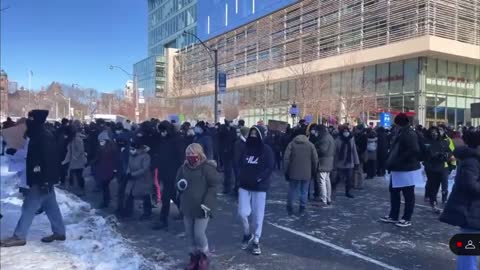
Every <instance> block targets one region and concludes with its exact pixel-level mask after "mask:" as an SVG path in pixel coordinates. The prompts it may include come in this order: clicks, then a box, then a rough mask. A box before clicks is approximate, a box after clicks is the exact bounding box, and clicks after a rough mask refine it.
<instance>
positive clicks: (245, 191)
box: [238, 126, 274, 255]
mask: <svg viewBox="0 0 480 270" xmlns="http://www.w3.org/2000/svg"><path fill="white" fill-rule="evenodd" d="M263 136H264V134H262V133H261V132H260V129H259V128H258V127H257V126H254V127H252V128H251V129H250V131H249V133H248V136H247V142H246V148H245V152H244V154H243V158H242V163H241V165H240V173H239V177H238V178H239V182H240V188H239V190H238V215H239V217H240V221H241V223H242V227H243V235H244V236H243V240H242V249H243V250H246V249H249V248H252V253H253V254H254V255H260V254H261V253H262V252H261V249H260V237H261V235H262V228H263V218H264V215H265V204H266V199H267V191H268V190H269V188H270V176H271V174H272V171H273V166H274V160H273V159H274V157H273V152H272V149H271V148H270V146H268V145H266V144H264V143H263ZM250 215H252V219H253V223H254V224H252V230H250V223H249V220H248V219H249V217H250ZM252 232H253V233H252Z"/></svg>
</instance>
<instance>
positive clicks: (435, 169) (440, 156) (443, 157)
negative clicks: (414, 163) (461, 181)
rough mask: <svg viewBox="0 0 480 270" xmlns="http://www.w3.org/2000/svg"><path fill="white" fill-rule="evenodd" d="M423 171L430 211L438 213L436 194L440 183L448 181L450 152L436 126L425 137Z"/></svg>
mask: <svg viewBox="0 0 480 270" xmlns="http://www.w3.org/2000/svg"><path fill="white" fill-rule="evenodd" d="M425 146H426V147H425V148H426V153H425V161H424V162H423V164H424V166H425V173H426V174H427V183H426V186H425V189H426V192H427V197H428V198H429V202H430V206H431V207H432V211H433V212H434V213H436V214H440V212H441V211H440V209H438V208H437V205H438V202H437V195H438V190H439V189H440V186H441V184H442V183H443V182H444V181H448V174H449V171H448V166H445V165H446V162H447V161H448V160H449V159H450V156H451V155H452V152H451V151H450V148H449V146H448V143H447V141H445V140H442V139H441V138H440V132H439V130H438V128H437V127H431V128H429V129H428V132H427V138H426V142H425Z"/></svg>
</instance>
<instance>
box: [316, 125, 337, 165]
mask: <svg viewBox="0 0 480 270" xmlns="http://www.w3.org/2000/svg"><path fill="white" fill-rule="evenodd" d="M335 147H336V145H335V140H334V139H333V137H332V135H330V134H329V133H328V132H326V133H325V134H323V135H320V137H319V139H318V142H317V143H316V144H315V148H316V149H317V154H318V171H319V172H331V171H332V170H333V162H334V159H335Z"/></svg>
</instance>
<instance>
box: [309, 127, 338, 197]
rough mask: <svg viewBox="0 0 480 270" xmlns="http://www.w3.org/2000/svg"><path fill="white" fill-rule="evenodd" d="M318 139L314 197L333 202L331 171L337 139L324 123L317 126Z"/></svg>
mask: <svg viewBox="0 0 480 270" xmlns="http://www.w3.org/2000/svg"><path fill="white" fill-rule="evenodd" d="M317 133H318V141H317V143H316V144H315V149H316V150H317V155H318V168H317V176H316V181H315V183H318V185H315V186H314V189H315V193H314V198H315V199H316V200H318V199H319V200H320V201H321V202H322V203H323V204H324V205H330V204H331V203H332V183H331V181H330V173H331V171H332V170H333V162H334V159H335V147H336V145H335V140H334V139H333V137H332V135H330V133H329V132H328V130H327V127H326V126H324V125H319V126H318V127H317Z"/></svg>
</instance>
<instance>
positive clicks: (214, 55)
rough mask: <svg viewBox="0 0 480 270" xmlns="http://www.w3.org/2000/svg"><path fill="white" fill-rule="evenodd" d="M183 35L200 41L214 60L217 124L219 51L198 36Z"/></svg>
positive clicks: (184, 32) (216, 119) (186, 33)
mask: <svg viewBox="0 0 480 270" xmlns="http://www.w3.org/2000/svg"><path fill="white" fill-rule="evenodd" d="M183 34H184V35H191V36H192V37H194V38H195V39H196V40H198V42H200V44H202V46H203V47H204V48H205V49H206V50H207V51H208V52H209V55H210V58H211V59H212V61H213V65H214V66H215V105H214V106H213V108H214V110H215V113H214V116H215V123H217V122H218V50H217V49H213V48H211V47H208V46H207V45H206V44H205V43H203V41H202V40H201V39H200V38H199V37H197V35H195V34H193V33H190V32H187V31H183ZM212 53H213V56H212Z"/></svg>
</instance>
